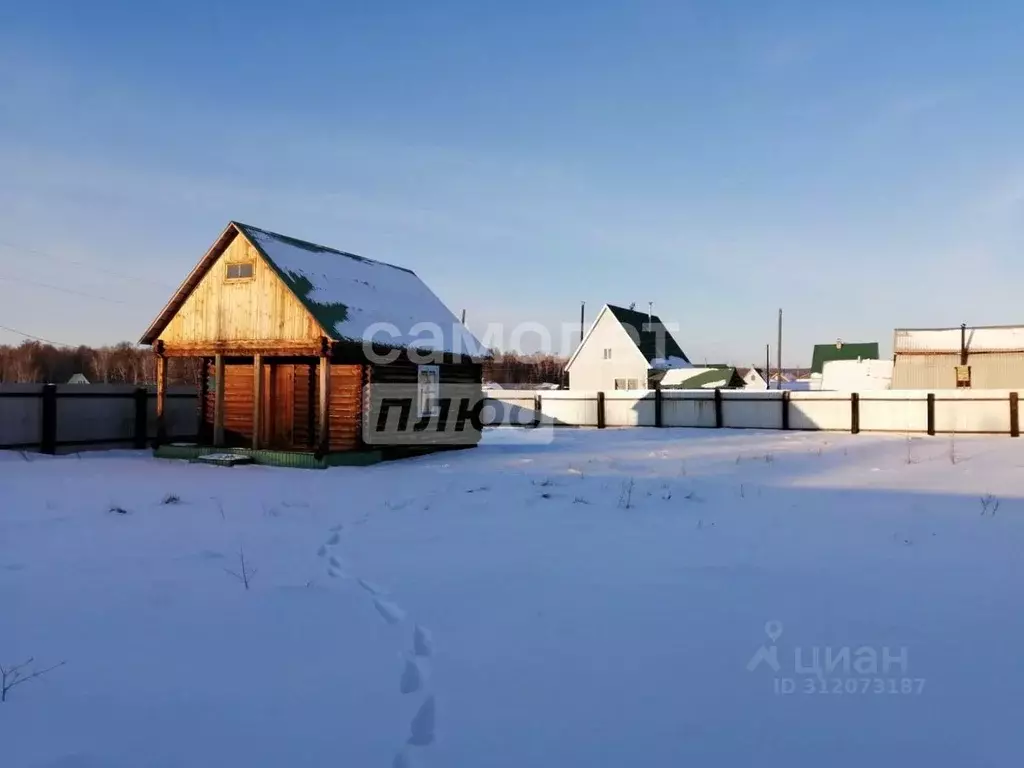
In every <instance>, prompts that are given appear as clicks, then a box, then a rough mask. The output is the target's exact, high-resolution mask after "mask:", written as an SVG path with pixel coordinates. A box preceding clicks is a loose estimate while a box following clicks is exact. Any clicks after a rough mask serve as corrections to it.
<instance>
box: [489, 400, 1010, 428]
mask: <svg viewBox="0 0 1024 768" xmlns="http://www.w3.org/2000/svg"><path fill="white" fill-rule="evenodd" d="M1018 405H1019V392H1018V391H1017V390H996V389H992V390H958V391H950V390H936V391H929V390H884V391H874V392H867V393H864V394H861V393H858V392H802V391H789V390H781V391H779V390H770V391H761V392H751V391H748V390H721V389H715V390H668V389H666V390H635V391H621V390H620V391H614V392H592V391H575V390H567V391H560V390H556V391H550V390H548V391H544V392H543V393H538V392H535V391H532V390H487V391H486V392H485V399H484V408H483V412H482V419H481V420H482V422H483V424H484V425H485V426H534V427H537V426H575V427H598V428H601V427H708V428H723V427H731V428H737V429H782V430H787V429H788V430H827V431H834V432H839V431H841V432H852V433H855V434H856V433H858V432H899V433H921V434H928V435H936V434H951V433H961V434H986V435H991V434H1005V435H1010V436H1011V437H1019V436H1020V419H1019V411H1018Z"/></svg>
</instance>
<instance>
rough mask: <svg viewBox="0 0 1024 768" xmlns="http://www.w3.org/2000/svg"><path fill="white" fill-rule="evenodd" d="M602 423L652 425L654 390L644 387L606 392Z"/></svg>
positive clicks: (617, 425) (637, 425) (636, 425)
mask: <svg viewBox="0 0 1024 768" xmlns="http://www.w3.org/2000/svg"><path fill="white" fill-rule="evenodd" d="M595 415H596V414H595ZM604 423H605V426H608V427H653V426H654V392H648V391H647V390H646V389H642V390H620V391H617V392H606V393H605V396H604Z"/></svg>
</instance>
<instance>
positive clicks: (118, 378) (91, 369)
mask: <svg viewBox="0 0 1024 768" xmlns="http://www.w3.org/2000/svg"><path fill="white" fill-rule="evenodd" d="M493 353H494V359H493V360H489V361H486V362H485V363H484V370H483V376H484V381H494V382H497V383H499V384H542V383H545V382H550V383H552V384H559V383H561V382H562V369H563V368H564V366H565V363H566V360H565V358H562V357H555V356H554V355H519V354H516V353H515V352H504V353H503V352H497V351H494V352H493ZM76 373H80V374H82V375H83V376H85V378H87V379H88V380H89V381H90V383H93V384H151V383H153V382H154V381H155V380H156V361H155V360H154V357H153V353H152V352H151V351H150V350H149V349H148V348H145V347H137V346H135V345H133V344H129V343H127V342H122V343H121V344H115V345H114V346H112V347H86V346H81V347H55V346H53V345H51V344H44V343H41V342H38V341H26V342H25V343H23V344H21V345H20V346H17V347H12V346H3V345H0V383H4V384H32V383H48V384H63V383H64V382H66V381H68V379H70V378H71V377H72V376H74V375H75V374H76ZM167 376H168V379H169V383H170V384H197V383H198V382H199V361H198V360H195V359H191V358H170V359H169V360H168V366H167Z"/></svg>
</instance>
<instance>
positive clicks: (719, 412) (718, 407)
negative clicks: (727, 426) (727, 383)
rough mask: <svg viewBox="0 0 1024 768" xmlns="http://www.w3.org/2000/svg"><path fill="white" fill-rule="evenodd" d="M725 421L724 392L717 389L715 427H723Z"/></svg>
mask: <svg viewBox="0 0 1024 768" xmlns="http://www.w3.org/2000/svg"><path fill="white" fill-rule="evenodd" d="M723 422H724V419H723V418H722V390H721V389H719V388H718V387H715V426H716V427H721V426H722V423H723Z"/></svg>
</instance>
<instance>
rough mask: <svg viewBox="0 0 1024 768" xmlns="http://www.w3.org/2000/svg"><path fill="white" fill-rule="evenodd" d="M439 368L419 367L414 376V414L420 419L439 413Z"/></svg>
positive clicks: (430, 366) (432, 366) (431, 366)
mask: <svg viewBox="0 0 1024 768" xmlns="http://www.w3.org/2000/svg"><path fill="white" fill-rule="evenodd" d="M440 399H441V368H440V367H439V366H436V365H420V366H418V372H417V376H416V413H417V416H418V417H419V418H421V419H424V418H429V417H431V416H437V415H438V414H439V413H440V412H441V402H440Z"/></svg>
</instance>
